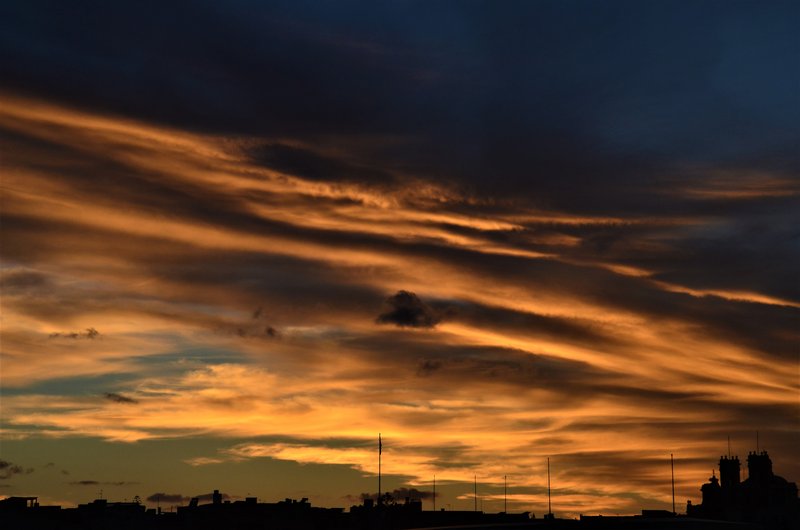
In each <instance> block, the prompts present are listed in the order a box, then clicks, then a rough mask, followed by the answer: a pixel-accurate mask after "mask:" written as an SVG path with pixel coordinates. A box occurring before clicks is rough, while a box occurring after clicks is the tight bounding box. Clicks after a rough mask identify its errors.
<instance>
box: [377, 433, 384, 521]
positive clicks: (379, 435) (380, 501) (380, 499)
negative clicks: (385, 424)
mask: <svg viewBox="0 0 800 530" xmlns="http://www.w3.org/2000/svg"><path fill="white" fill-rule="evenodd" d="M382 453H383V443H382V442H381V433H378V506H380V505H381V504H383V492H382V491H381V454H382Z"/></svg>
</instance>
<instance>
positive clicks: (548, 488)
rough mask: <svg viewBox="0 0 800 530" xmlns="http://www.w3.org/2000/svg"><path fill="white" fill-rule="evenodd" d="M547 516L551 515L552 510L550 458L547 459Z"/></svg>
mask: <svg viewBox="0 0 800 530" xmlns="http://www.w3.org/2000/svg"><path fill="white" fill-rule="evenodd" d="M547 514H548V515H553V508H552V506H551V504H550V457H549V456H548V457H547Z"/></svg>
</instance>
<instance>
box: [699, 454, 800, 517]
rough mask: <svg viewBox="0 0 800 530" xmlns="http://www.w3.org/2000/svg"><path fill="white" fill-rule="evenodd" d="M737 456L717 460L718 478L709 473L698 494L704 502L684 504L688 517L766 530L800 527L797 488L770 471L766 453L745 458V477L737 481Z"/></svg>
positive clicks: (738, 474)
mask: <svg viewBox="0 0 800 530" xmlns="http://www.w3.org/2000/svg"><path fill="white" fill-rule="evenodd" d="M740 468H741V464H740V462H739V458H738V457H733V458H729V457H724V456H723V457H720V459H719V474H720V479H719V480H717V477H716V476H714V474H713V473H712V475H711V478H710V479H709V481H708V483H707V484H703V486H702V487H701V488H700V491H701V492H702V495H703V502H702V503H701V504H698V505H692V503H691V501H689V502H688V503H687V506H686V514H687V515H688V516H690V517H699V518H704V519H717V520H723V521H742V522H749V523H756V524H759V525H762V526H763V527H764V528H768V529H783V528H785V529H787V530H788V529H794V528H798V527H800V501H798V498H797V485H796V484H795V483H794V482H788V481H787V480H786V479H784V478H783V477H779V476H778V475H775V474H774V473H773V472H772V460H771V459H770V457H769V455H768V454H767V452H766V451H762V452H760V453H756V452H751V453H750V454H749V455H748V456H747V470H748V478H747V479H746V480H744V481H740Z"/></svg>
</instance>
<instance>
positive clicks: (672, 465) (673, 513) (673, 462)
mask: <svg viewBox="0 0 800 530" xmlns="http://www.w3.org/2000/svg"><path fill="white" fill-rule="evenodd" d="M669 465H670V467H671V468H672V515H675V460H674V459H673V458H672V453H670V454H669Z"/></svg>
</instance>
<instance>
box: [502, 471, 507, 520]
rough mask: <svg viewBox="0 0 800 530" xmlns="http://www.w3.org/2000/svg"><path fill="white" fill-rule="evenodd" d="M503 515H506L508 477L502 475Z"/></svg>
mask: <svg viewBox="0 0 800 530" xmlns="http://www.w3.org/2000/svg"><path fill="white" fill-rule="evenodd" d="M503 513H508V475H503Z"/></svg>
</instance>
